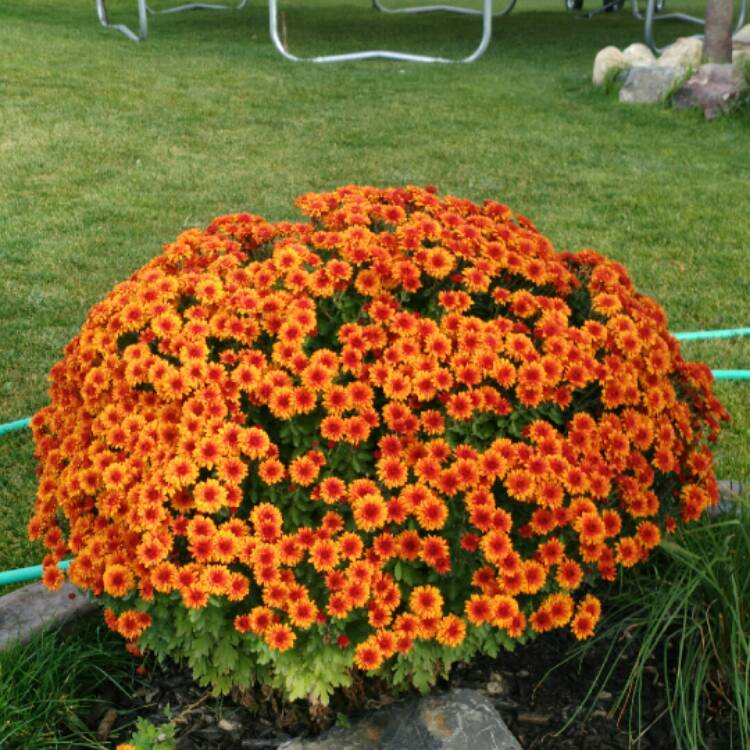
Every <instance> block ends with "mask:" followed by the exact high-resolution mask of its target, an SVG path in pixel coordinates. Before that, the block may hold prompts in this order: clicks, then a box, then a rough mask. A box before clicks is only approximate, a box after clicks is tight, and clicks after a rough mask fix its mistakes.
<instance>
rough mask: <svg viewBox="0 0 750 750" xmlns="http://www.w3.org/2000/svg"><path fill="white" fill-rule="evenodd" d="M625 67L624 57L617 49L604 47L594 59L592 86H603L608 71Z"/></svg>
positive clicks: (626, 64)
mask: <svg viewBox="0 0 750 750" xmlns="http://www.w3.org/2000/svg"><path fill="white" fill-rule="evenodd" d="M627 67H628V63H627V62H625V57H624V56H623V54H622V52H620V50H619V49H617V47H605V48H604V49H601V50H599V52H598V53H597V55H596V57H595V58H594V72H593V75H592V76H591V80H592V81H593V83H594V86H603V85H604V82H605V81H606V80H607V76H608V75H609V73H610V71H612V70H622V69H623V68H627Z"/></svg>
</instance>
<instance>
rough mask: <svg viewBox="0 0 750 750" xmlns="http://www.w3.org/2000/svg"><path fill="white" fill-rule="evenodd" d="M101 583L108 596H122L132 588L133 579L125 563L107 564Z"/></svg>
mask: <svg viewBox="0 0 750 750" xmlns="http://www.w3.org/2000/svg"><path fill="white" fill-rule="evenodd" d="M102 585H103V586H104V590H105V591H106V592H107V593H108V594H109V595H110V596H116V597H123V596H125V594H127V593H128V592H129V591H131V590H132V589H133V586H134V585H135V579H134V578H133V573H132V572H131V570H130V568H127V567H126V566H125V565H117V564H115V565H108V566H107V568H106V569H105V571H104V575H103V576H102Z"/></svg>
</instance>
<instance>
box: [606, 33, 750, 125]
mask: <svg viewBox="0 0 750 750" xmlns="http://www.w3.org/2000/svg"><path fill="white" fill-rule="evenodd" d="M702 56H703V41H702V39H701V38H700V37H681V38H679V39H677V40H676V41H675V42H674V43H673V44H671V45H669V46H668V47H666V48H665V49H664V50H663V52H662V53H661V55H659V57H658V58H657V57H656V56H655V55H654V54H653V52H651V50H650V49H649V48H648V47H646V45H644V44H631V45H630V46H629V47H626V48H625V49H624V50H619V49H618V48H617V47H612V46H609V47H605V48H604V49H602V50H600V51H599V52H598V53H597V55H596V57H595V59H594V68H593V72H592V77H591V79H592V82H593V84H594V85H595V86H604V85H605V84H607V82H608V81H611V80H612V79H613V78H616V79H617V81H618V82H619V84H620V93H619V99H620V101H621V102H623V103H627V104H655V103H658V102H663V101H666V100H671V101H672V104H673V105H674V106H675V107H676V108H680V109H682V108H687V107H700V108H701V109H702V110H703V112H704V114H705V117H706V119H713V118H715V117H717V116H719V115H720V114H722V113H725V112H727V111H728V110H730V109H731V107H732V106H733V105H734V103H735V102H736V101H737V100H738V99H740V97H741V96H742V95H743V94H744V93H745V92H746V91H747V88H748V82H747V73H746V72H745V70H744V68H745V67H746V66H747V65H748V63H750V24H747V25H745V26H744V27H743V28H742V29H740V31H738V32H737V33H736V34H735V35H734V37H733V53H732V59H733V62H732V63H731V64H726V65H716V64H707V65H701V60H702ZM691 74H692V75H691Z"/></svg>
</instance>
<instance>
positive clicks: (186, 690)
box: [88, 633, 736, 750]
mask: <svg viewBox="0 0 750 750" xmlns="http://www.w3.org/2000/svg"><path fill="white" fill-rule="evenodd" d="M631 640H632V646H631V647H629V649H628V655H627V657H626V658H624V659H622V660H621V661H620V664H619V666H618V668H617V669H616V670H615V674H614V677H613V679H612V682H611V683H610V684H609V685H607V686H606V689H605V690H601V691H599V693H598V698H596V699H595V700H594V701H593V704H592V707H591V712H590V715H588V716H586V711H581V712H580V713H579V715H578V716H577V717H575V718H573V720H572V721H571V722H570V725H569V726H568V727H567V728H566V729H564V731H562V732H561V730H562V729H563V727H564V726H565V724H566V722H567V721H568V719H570V717H573V716H574V714H575V713H576V710H577V709H578V708H579V706H580V705H581V703H582V702H584V701H585V700H586V699H587V694H588V692H589V690H590V688H591V685H592V678H593V675H594V674H596V671H597V670H598V668H599V666H600V665H601V663H602V661H603V660H604V658H605V657H606V653H607V649H608V646H609V644H607V643H606V642H604V643H601V644H599V645H597V646H596V647H594V648H593V649H592V650H591V651H590V653H589V654H588V655H587V657H586V658H585V660H584V661H583V662H582V663H581V664H580V668H579V663H578V661H577V660H576V661H573V662H570V663H568V664H567V665H565V666H563V667H561V668H558V669H553V668H554V667H555V666H556V665H557V664H559V662H560V661H561V660H562V659H563V657H564V656H565V654H566V653H568V651H569V649H571V648H573V647H575V642H574V641H573V639H572V638H571V637H569V636H567V635H565V634H562V633H552V634H548V635H547V636H545V637H542V638H538V639H537V640H535V641H533V642H531V643H529V644H526V645H524V646H521V647H519V648H518V649H517V650H516V651H515V652H514V653H505V654H502V655H501V656H500V657H498V658H497V659H490V658H486V657H485V658H480V659H477V660H475V662H473V663H471V664H468V665H465V664H460V665H457V666H456V667H455V668H454V669H453V671H452V673H451V677H450V680H449V681H445V682H443V683H442V684H441V685H440V687H449V686H450V687H466V688H472V689H476V690H480V691H482V692H484V693H485V694H486V695H488V697H489V698H490V699H491V700H492V701H493V703H494V704H495V706H496V707H497V709H498V711H499V713H500V715H501V716H502V718H503V720H504V721H505V722H506V724H507V725H508V727H509V728H510V729H511V731H512V732H513V734H514V735H515V736H516V737H517V738H518V740H519V742H520V743H521V745H522V746H523V748H524V750H532V749H534V750H543V749H545V748H546V749H549V750H552V748H554V750H594V749H596V750H619V749H620V748H629V747H634V746H636V747H640V748H641V750H649V749H650V748H654V749H655V748H665V747H674V746H675V741H674V737H673V734H672V730H671V725H670V721H669V716H668V713H667V711H666V705H667V704H666V694H665V690H664V683H663V680H662V677H661V675H660V671H659V669H658V668H657V665H656V664H649V665H648V666H647V672H648V673H649V677H650V679H648V680H647V681H646V682H645V684H644V688H643V696H642V697H643V703H642V706H643V714H642V717H641V726H642V728H643V736H642V739H641V742H640V745H637V744H635V737H636V736H637V730H636V729H635V726H634V727H633V730H634V731H633V732H632V733H629V732H628V716H627V712H625V714H624V715H622V716H621V715H620V712H618V711H616V710H614V709H613V707H614V705H615V703H616V699H617V696H618V694H619V692H620V690H622V688H623V686H624V684H625V681H626V678H627V675H628V672H629V671H630V668H631V666H632V662H633V658H634V655H635V651H636V646H637V641H636V639H635V638H632V639H631ZM550 670H553V671H551V672H550ZM236 697H237V698H238V700H240V701H241V702H242V703H244V704H246V705H241V703H238V702H237V701H235V700H233V699H231V698H226V699H216V698H213V697H211V696H210V693H209V692H208V691H206V690H204V689H202V688H200V687H199V686H198V685H196V684H195V683H194V682H193V680H192V678H191V677H190V673H189V671H188V670H186V669H181V668H179V667H178V666H177V665H176V664H174V663H173V662H171V661H167V662H165V663H164V664H163V665H159V664H157V663H153V664H150V665H149V667H148V673H147V677H146V681H145V682H144V683H143V684H142V685H141V686H140V687H138V688H137V689H136V690H135V691H134V693H133V694H132V696H131V697H130V698H127V699H125V698H123V697H119V698H117V697H115V696H114V694H113V692H112V691H110V692H108V693H104V694H102V696H101V699H102V702H101V704H100V705H99V706H98V707H97V709H96V710H94V711H92V712H91V714H90V715H89V717H88V723H89V726H90V727H91V729H92V730H96V729H97V727H99V725H100V724H102V720H103V719H104V717H105V716H106V715H107V712H108V711H109V717H108V719H106V720H105V721H104V725H105V727H106V723H107V722H108V721H110V720H112V719H114V721H113V723H112V725H111V730H110V738H111V739H114V738H115V736H116V735H117V734H120V732H118V728H122V727H123V725H124V724H126V723H127V724H129V725H130V724H131V723H132V721H133V717H134V716H137V717H143V718H145V719H147V720H149V721H151V722H152V723H153V724H156V725H158V724H162V723H164V722H165V721H166V715H165V709H167V707H169V711H170V712H171V713H170V715H171V716H172V717H173V719H172V720H173V721H175V724H176V726H177V738H178V741H177V748H178V750H192V749H193V748H195V749H196V750H198V749H199V748H200V750H240V749H241V748H242V749H247V748H252V749H254V750H275V748H277V747H278V746H279V745H280V744H282V743H283V742H284V741H285V740H287V739H290V738H292V737H299V736H314V735H316V734H318V733H319V732H320V731H321V730H323V729H325V728H327V727H328V726H330V725H332V724H333V723H336V722H338V723H339V724H341V723H344V722H348V721H354V720H356V718H357V717H358V716H361V715H362V714H363V713H365V712H367V711H371V710H375V709H377V708H380V707H382V706H384V705H387V704H388V703H390V702H392V700H393V698H392V697H391V696H390V695H389V694H388V693H387V692H385V691H383V690H382V687H381V686H380V685H379V684H378V683H377V682H375V681H370V682H369V683H368V688H367V689H366V690H361V691H359V692H358V693H357V694H356V695H355V694H354V693H350V694H349V695H348V696H347V695H343V694H341V693H339V694H337V696H336V697H335V699H334V701H333V702H332V706H331V710H330V711H328V712H324V713H323V714H319V715H318V717H317V718H318V720H317V721H315V720H314V719H312V718H311V716H310V713H309V711H308V706H307V704H306V703H305V702H303V701H296V702H294V703H291V704H290V703H286V702H284V701H282V700H281V699H280V698H279V696H278V695H276V694H275V693H272V692H269V691H267V690H264V689H263V688H258V689H257V690H256V691H254V692H252V693H246V694H245V695H244V696H242V697H240V696H236ZM352 699H356V700H357V703H356V705H355V704H353V703H351V702H350V701H351V700H352ZM112 709H114V711H112ZM115 711H116V712H117V715H116V716H115V714H114V712H115ZM344 717H346V718H344ZM727 727H728V721H727V717H726V716H722V715H721V714H719V713H715V712H709V713H707V714H706V716H705V723H704V731H705V734H706V740H707V742H708V743H709V748H716V750H719V749H720V748H727V747H730V746H731V745H730V738H729V735H728V732H727ZM558 733H559V734H558ZM124 736H127V731H125V732H124V733H123V734H122V735H121V736H120V737H119V738H118V739H120V740H122V739H123V737H124ZM735 742H736V738H735Z"/></svg>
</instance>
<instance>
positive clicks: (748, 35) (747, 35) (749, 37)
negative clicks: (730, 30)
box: [732, 23, 750, 44]
mask: <svg viewBox="0 0 750 750" xmlns="http://www.w3.org/2000/svg"><path fill="white" fill-rule="evenodd" d="M732 41H733V42H734V43H735V44H737V43H739V44H750V23H746V24H745V25H744V26H743V27H742V28H741V29H740V30H739V31H738V32H737V33H736V34H734V35H733V36H732Z"/></svg>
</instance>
